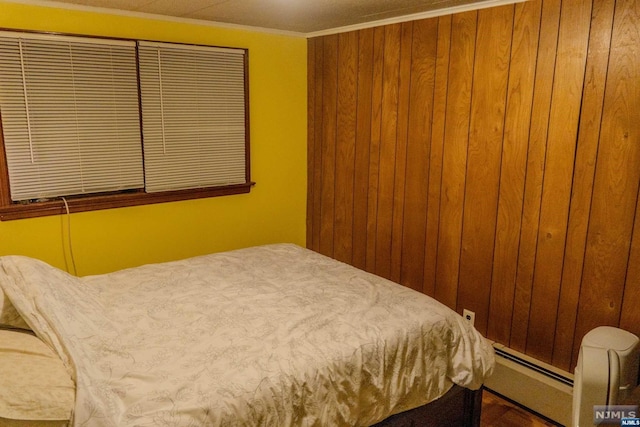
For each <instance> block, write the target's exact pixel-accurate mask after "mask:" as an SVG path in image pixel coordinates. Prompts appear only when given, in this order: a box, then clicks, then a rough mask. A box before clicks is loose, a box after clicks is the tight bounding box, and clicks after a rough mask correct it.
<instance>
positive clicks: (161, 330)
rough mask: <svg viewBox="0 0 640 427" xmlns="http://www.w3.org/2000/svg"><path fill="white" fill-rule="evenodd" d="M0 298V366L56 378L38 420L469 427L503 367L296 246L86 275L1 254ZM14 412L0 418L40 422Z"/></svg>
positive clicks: (446, 318)
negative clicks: (484, 390) (51, 409)
mask: <svg viewBox="0 0 640 427" xmlns="http://www.w3.org/2000/svg"><path fill="white" fill-rule="evenodd" d="M0 289H2V294H1V295H0V302H1V303H2V306H1V307H2V312H0V322H3V323H4V324H5V328H14V329H12V330H4V331H0V333H4V334H5V335H6V334H20V337H21V338H19V339H18V341H19V342H20V343H18V344H13V347H14V348H13V350H11V351H8V352H6V351H3V352H0V355H5V353H6V354H13V356H12V357H13V360H14V362H13V363H14V366H17V365H15V363H20V362H15V361H16V360H19V361H22V362H21V363H23V364H27V365H28V366H32V365H30V362H27V361H26V360H27V359H26V357H27V356H26V355H25V354H40V353H42V355H41V356H39V357H43V358H46V359H47V363H52V364H57V365H58V373H59V374H60V376H61V377H62V380H61V382H60V383H59V384H57V385H56V387H57V388H56V389H55V390H56V391H58V392H60V393H59V395H55V394H56V393H53V392H52V393H48V391H49V390H47V392H45V393H44V394H45V395H47V397H48V398H49V399H50V400H51V401H53V402H57V401H64V403H61V408H58V409H57V410H60V411H61V412H60V413H62V415H60V413H58V415H57V416H51V415H49V418H48V419H47V416H46V415H43V416H41V417H40V421H44V422H45V423H47V422H49V423H52V424H42V425H52V426H53V425H56V426H57V425H67V424H68V425H77V426H118V427H120V426H201V425H202V426H204V425H206V426H315V425H317V426H368V425H376V424H377V425H379V426H392V425H407V426H408V425H474V423H475V424H477V422H478V419H479V396H480V395H479V393H478V392H473V391H474V390H479V389H480V388H481V385H482V383H483V381H484V380H485V378H487V377H488V376H489V375H490V374H491V372H492V369H493V366H494V356H493V349H492V347H491V345H490V344H489V343H488V342H487V341H486V340H485V339H484V338H483V337H482V336H481V335H480V334H479V333H478V332H477V331H476V330H475V329H474V328H472V327H471V326H469V325H468V324H467V323H466V322H465V321H464V320H463V319H462V317H461V316H459V315H458V314H456V313H455V312H453V311H452V310H450V309H449V308H447V307H446V306H444V305H442V304H440V303H438V302H437V301H435V300H433V299H432V298H429V297H428V296H426V295H423V294H421V293H418V292H416V291H413V290H411V289H409V288H406V287H403V286H400V285H398V284H395V283H392V282H390V281H387V280H385V279H382V278H380V277H377V276H374V275H372V274H369V273H366V272H364V271H361V270H358V269H356V268H354V267H351V266H349V265H347V264H344V263H341V262H338V261H336V260H333V259H331V258H328V257H325V256H323V255H320V254H318V253H315V252H313V251H310V250H308V249H304V248H302V247H299V246H296V245H292V244H274V245H265V246H259V247H252V248H246V249H240V250H236V251H230V252H225V253H219V254H211V255H205V256H200V257H194V258H190V259H186V260H181V261H173V262H167V263H161V264H152V265H145V266H141V267H136V268H131V269H126V270H121V271H118V272H114V273H109V274H104V275H97V276H85V277H82V278H78V277H75V276H71V275H69V274H67V273H65V272H63V271H61V270H59V269H56V268H54V267H52V266H50V265H48V264H46V263H44V262H42V261H38V260H35V259H32V258H27V257H23V256H5V257H0ZM1 337H2V335H0V342H1V343H3V344H2V345H4V343H5V342H6V341H7V340H6V339H4V338H1ZM27 337H28V338H27ZM14 338H15V336H14ZM23 340H24V341H29V344H24V343H21V342H22V341H23ZM23 345H25V346H30V345H33V346H39V347H38V350H37V351H36V350H25V351H22V350H21V348H20V347H21V346H23ZM12 351H13V353H12ZM45 353H47V354H46V356H43V355H44V354H45ZM0 359H1V357H0ZM2 363H3V362H2V360H0V369H2ZM33 366H35V365H33ZM46 369H50V368H46ZM11 370H12V369H9V371H11ZM13 371H14V372H21V370H20V369H15V368H14V369H13ZM0 372H1V371H0ZM35 377H36V378H35V379H33V378H32V379H31V381H32V382H36V383H37V382H38V381H37V375H35ZM65 379H66V382H65V381H64V380H65ZM59 380H60V379H59ZM0 381H5V383H4V384H0V385H1V386H2V387H15V388H21V389H23V390H24V389H29V388H31V387H29V386H24V385H22V384H16V383H15V382H13V383H8V382H9V381H18V382H19V381H20V379H15V380H14V379H4V380H0ZM27 384H31V383H29V381H27ZM2 387H0V388H2ZM38 387H40V388H46V387H45V386H44V385H42V384H39V385H38ZM38 387H33V388H38ZM54 388H55V387H54ZM61 395H64V396H66V397H61ZM69 396H71V402H70V401H69ZM25 399H26V398H25ZM39 399H43V397H42V396H40V397H38V398H35V399H30V400H29V399H27V400H29V402H28V403H29V404H30V405H35V406H36V407H39V406H43V405H42V404H41V403H40V402H39ZM0 404H1V403H0ZM47 404H49V403H47ZM5 406H7V405H5ZM8 406H11V405H8ZM16 406H18V407H20V406H21V404H20V402H18V403H14V404H13V406H12V407H11V408H9V409H7V408H3V407H0V419H2V418H5V419H11V420H12V422H14V423H15V425H20V424H18V423H19V422H21V421H23V422H30V423H31V424H28V425H35V420H33V419H30V418H29V414H32V413H33V412H32V409H33V408H30V407H29V405H27V404H23V405H22V406H24V408H22V413H20V409H21V408H16ZM44 406H46V405H44ZM12 410H13V413H12V412H11V411H12ZM65 411H66V412H65ZM434 412H435V414H434ZM56 417H57V419H56ZM452 420H454V421H452ZM451 423H453V424H451ZM25 425H26V424H25Z"/></svg>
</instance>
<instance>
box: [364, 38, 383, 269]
mask: <svg viewBox="0 0 640 427" xmlns="http://www.w3.org/2000/svg"><path fill="white" fill-rule="evenodd" d="M384 45H385V29H384V27H377V28H376V29H375V30H374V33H373V90H372V97H371V114H372V116H371V146H370V151H369V197H368V207H367V236H368V238H367V259H366V263H365V268H366V270H367V271H369V272H374V271H375V269H376V248H377V241H376V229H377V226H378V181H379V175H380V139H381V132H382V80H383V70H384Z"/></svg>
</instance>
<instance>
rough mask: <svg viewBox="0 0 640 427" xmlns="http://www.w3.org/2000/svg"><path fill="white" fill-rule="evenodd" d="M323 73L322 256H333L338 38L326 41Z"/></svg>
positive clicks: (332, 37)
mask: <svg viewBox="0 0 640 427" xmlns="http://www.w3.org/2000/svg"><path fill="white" fill-rule="evenodd" d="M322 61H323V69H322V85H323V86H322V95H323V96H322V99H323V101H322V196H321V199H322V200H321V206H320V249H319V250H320V253H322V254H324V255H327V256H331V257H332V256H333V227H334V220H335V218H334V213H335V168H336V165H335V159H336V116H337V111H336V110H337V96H338V36H337V35H332V36H327V37H326V38H325V40H324V49H323V60H322Z"/></svg>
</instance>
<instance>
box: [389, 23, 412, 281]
mask: <svg viewBox="0 0 640 427" xmlns="http://www.w3.org/2000/svg"><path fill="white" fill-rule="evenodd" d="M412 52H413V22H404V23H402V25H401V30H400V66H399V76H398V78H399V82H398V113H397V114H398V128H397V132H396V155H395V159H396V164H395V175H394V184H393V217H392V224H391V269H390V271H389V278H390V279H391V280H393V281H394V282H396V283H400V273H401V270H402V234H403V228H404V227H403V224H404V201H405V182H406V173H407V138H408V133H409V94H410V90H411V62H412Z"/></svg>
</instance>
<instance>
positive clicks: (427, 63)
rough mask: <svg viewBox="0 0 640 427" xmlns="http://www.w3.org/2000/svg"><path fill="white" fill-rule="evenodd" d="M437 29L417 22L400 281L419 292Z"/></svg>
mask: <svg viewBox="0 0 640 427" xmlns="http://www.w3.org/2000/svg"><path fill="white" fill-rule="evenodd" d="M437 31H438V20H437V19H423V20H420V21H416V22H414V24H413V46H412V48H413V50H412V54H411V57H412V63H411V91H410V96H409V111H408V127H409V129H408V135H407V167H406V194H405V197H404V220H403V230H402V262H401V266H400V268H401V271H400V282H401V283H402V284H404V285H406V286H408V287H410V288H412V289H415V290H419V291H422V288H423V283H424V260H425V236H426V225H427V223H426V221H427V197H428V186H429V172H430V166H429V155H430V146H431V117H432V111H433V90H434V78H435V62H436V48H437V36H438V33H437Z"/></svg>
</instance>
